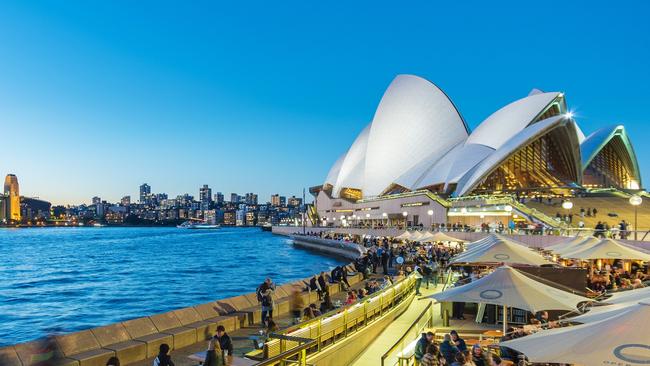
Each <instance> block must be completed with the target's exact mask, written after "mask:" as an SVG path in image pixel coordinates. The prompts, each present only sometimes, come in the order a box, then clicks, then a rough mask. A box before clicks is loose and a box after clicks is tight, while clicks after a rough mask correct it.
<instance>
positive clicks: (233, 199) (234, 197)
mask: <svg viewBox="0 0 650 366" xmlns="http://www.w3.org/2000/svg"><path fill="white" fill-rule="evenodd" d="M230 202H231V203H234V204H237V203H239V195H238V194H237V193H231V194H230Z"/></svg>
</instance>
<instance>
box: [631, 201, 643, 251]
mask: <svg viewBox="0 0 650 366" xmlns="http://www.w3.org/2000/svg"><path fill="white" fill-rule="evenodd" d="M642 202H643V198H641V196H638V195H636V194H635V195H633V196H632V197H630V204H631V205H632V206H634V240H636V235H637V234H636V233H637V231H638V230H639V227H638V226H637V218H638V208H639V205H640V204H641V203H642Z"/></svg>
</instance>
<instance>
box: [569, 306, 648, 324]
mask: <svg viewBox="0 0 650 366" xmlns="http://www.w3.org/2000/svg"><path fill="white" fill-rule="evenodd" d="M637 303H638V302H634V301H632V302H623V303H620V304H616V305H603V306H592V307H591V308H590V309H589V311H587V312H586V313H584V314H580V315H578V316H574V317H572V318H566V319H564V320H565V321H570V322H577V323H593V322H598V321H601V320H604V319H607V318H611V317H612V316H614V315H618V314H620V313H623V312H626V311H628V310H630V308H631V307H633V306H634V305H636V304H637Z"/></svg>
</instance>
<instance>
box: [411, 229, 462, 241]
mask: <svg viewBox="0 0 650 366" xmlns="http://www.w3.org/2000/svg"><path fill="white" fill-rule="evenodd" d="M418 241H419V242H420V243H433V242H439V241H449V242H457V243H462V242H464V241H465V240H463V239H457V238H454V237H453V236H449V235H447V234H445V233H443V232H440V231H437V232H435V233H431V232H428V231H427V232H426V233H425V234H424V235H423V236H422V237H421V238H420V239H418Z"/></svg>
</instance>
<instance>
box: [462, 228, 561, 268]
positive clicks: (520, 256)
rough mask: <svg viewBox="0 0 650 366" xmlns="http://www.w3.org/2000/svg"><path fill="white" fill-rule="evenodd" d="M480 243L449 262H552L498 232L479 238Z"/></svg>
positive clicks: (538, 264)
mask: <svg viewBox="0 0 650 366" xmlns="http://www.w3.org/2000/svg"><path fill="white" fill-rule="evenodd" d="M481 241H482V243H481V244H476V245H474V246H472V247H471V248H470V249H469V250H468V251H466V252H464V253H461V254H459V255H457V256H455V257H454V258H453V259H452V260H451V262H450V263H452V264H454V263H482V264H488V263H508V264H524V265H532V266H541V265H543V264H552V262H549V261H547V260H546V259H544V257H543V256H541V255H540V254H538V253H535V252H533V251H531V250H530V249H529V248H528V247H526V246H524V245H523V244H521V243H519V242H516V241H514V240H511V239H508V238H506V237H504V236H501V235H498V234H491V235H490V236H488V237H486V238H484V239H481Z"/></svg>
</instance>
